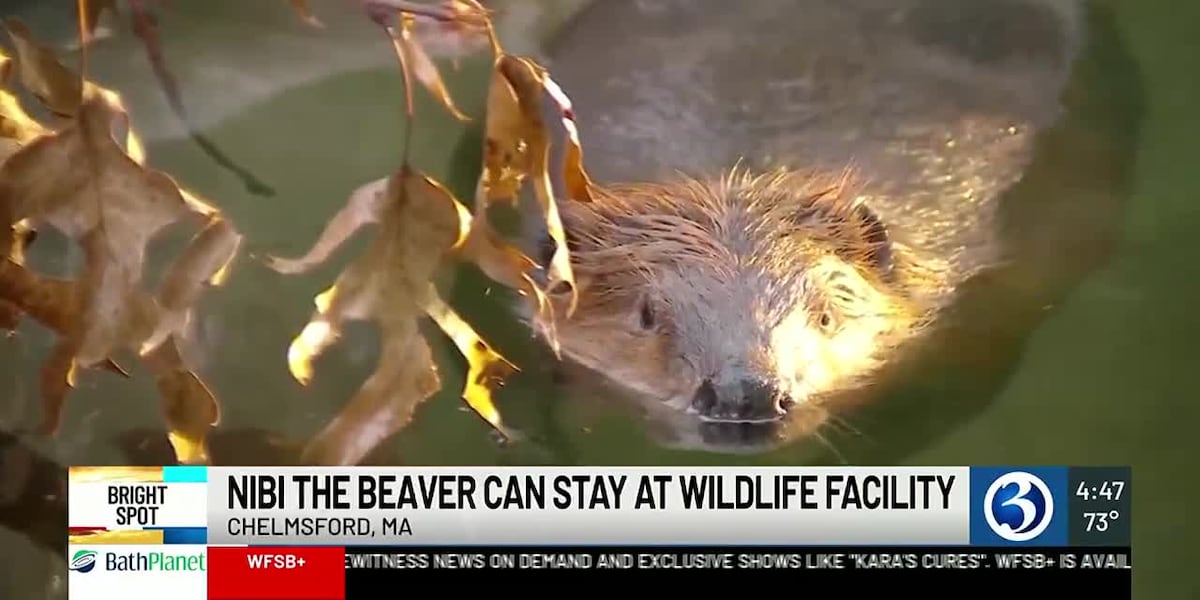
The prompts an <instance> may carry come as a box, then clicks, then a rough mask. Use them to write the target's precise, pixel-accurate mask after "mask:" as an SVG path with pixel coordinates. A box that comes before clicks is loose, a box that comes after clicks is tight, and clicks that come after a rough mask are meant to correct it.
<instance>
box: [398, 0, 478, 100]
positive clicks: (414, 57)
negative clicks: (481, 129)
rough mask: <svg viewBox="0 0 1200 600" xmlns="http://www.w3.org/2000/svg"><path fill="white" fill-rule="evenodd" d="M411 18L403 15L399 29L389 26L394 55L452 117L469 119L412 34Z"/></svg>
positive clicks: (435, 66)
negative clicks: (455, 102) (459, 107)
mask: <svg viewBox="0 0 1200 600" xmlns="http://www.w3.org/2000/svg"><path fill="white" fill-rule="evenodd" d="M412 26H413V18H412V16H411V15H404V16H402V17H401V18H400V27H399V30H396V29H392V28H389V29H388V35H389V36H390V37H391V39H392V46H393V48H395V50H396V56H397V57H399V58H400V64H401V65H402V66H403V68H404V69H405V70H406V71H408V72H411V73H412V75H414V76H416V78H417V80H418V81H420V82H421V85H423V86H425V89H427V90H429V93H430V94H432V95H433V97H434V98H436V99H437V101H438V102H439V103H440V104H441V105H442V106H443V107H445V108H446V110H447V111H449V112H450V114H451V115H453V116H454V118H456V119H458V120H459V121H470V120H471V118H470V117H468V116H467V115H465V114H463V112H462V111H461V110H459V109H458V106H456V105H455V104H454V99H453V98H452V97H451V96H450V90H448V89H447V88H446V83H445V82H444V81H443V80H442V74H441V73H440V72H439V71H438V68H437V65H435V64H434V63H433V60H432V59H431V58H429V55H428V54H427V53H426V52H425V49H424V48H422V47H421V43H420V42H419V41H418V40H417V39H416V36H414V35H413V27H412Z"/></svg>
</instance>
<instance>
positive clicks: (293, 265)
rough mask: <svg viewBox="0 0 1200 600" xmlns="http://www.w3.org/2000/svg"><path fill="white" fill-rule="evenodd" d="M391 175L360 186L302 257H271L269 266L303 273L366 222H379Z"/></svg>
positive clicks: (318, 263) (329, 253)
mask: <svg viewBox="0 0 1200 600" xmlns="http://www.w3.org/2000/svg"><path fill="white" fill-rule="evenodd" d="M389 182H390V179H388V178H383V179H377V180H375V181H372V182H370V183H367V184H363V185H362V186H359V188H358V189H356V190H354V192H353V193H352V194H350V198H349V200H347V201H346V206H344V207H342V209H341V210H339V211H338V213H337V214H336V215H334V216H333V219H332V220H330V221H329V223H328V224H327V225H326V226H325V229H324V231H322V232H321V237H320V238H318V239H317V241H316V243H314V244H313V246H312V248H311V249H310V250H309V251H308V253H307V254H305V255H304V256H301V257H299V258H279V257H274V256H272V257H268V258H267V261H266V262H267V266H268V267H270V268H271V269H273V270H275V271H278V272H280V273H284V274H288V275H292V274H296V273H303V272H305V271H308V270H309V269H311V268H313V267H315V266H317V265H320V264H321V263H323V262H325V260H327V259H328V258H329V255H331V254H333V252H334V251H336V250H337V249H338V248H339V247H340V246H341V245H342V244H343V243H345V242H346V240H348V239H350V236H352V235H354V233H355V232H356V231H358V230H359V229H360V228H362V227H363V226H364V225H367V224H370V223H377V222H379V218H380V215H382V214H383V207H384V205H385V203H386V201H387V191H388V185H389Z"/></svg>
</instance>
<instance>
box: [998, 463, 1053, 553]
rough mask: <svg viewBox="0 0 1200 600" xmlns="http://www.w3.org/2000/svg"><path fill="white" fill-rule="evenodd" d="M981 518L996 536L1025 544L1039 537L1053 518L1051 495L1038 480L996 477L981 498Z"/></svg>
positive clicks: (1027, 476) (1023, 474)
mask: <svg viewBox="0 0 1200 600" xmlns="http://www.w3.org/2000/svg"><path fill="white" fill-rule="evenodd" d="M983 517H984V519H985V520H987V524H988V527H990V528H991V529H992V532H994V533H995V534H996V535H998V536H1000V537H1001V538H1003V539H1005V540H1008V541H1010V542H1028V541H1029V540H1032V539H1034V538H1036V537H1038V536H1039V535H1042V533H1043V532H1044V531H1046V528H1047V527H1049V526H1050V522H1051V521H1052V520H1053V518H1054V495H1053V494H1051V493H1050V487H1049V486H1047V485H1046V482H1044V481H1042V479H1041V478H1040V477H1038V476H1037V475H1034V474H1032V473H1027V472H1025V471H1010V472H1008V473H1005V474H1004V475H1001V476H1000V477H997V478H996V479H995V481H992V484H991V485H989V486H988V488H987V492H986V493H985V494H984V496H983Z"/></svg>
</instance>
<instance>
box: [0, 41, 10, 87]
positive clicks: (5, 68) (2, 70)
mask: <svg viewBox="0 0 1200 600" xmlns="http://www.w3.org/2000/svg"><path fill="white" fill-rule="evenodd" d="M12 68H13V59H12V57H11V56H9V55H8V53H6V52H4V50H0V87H8V85H9V79H10V78H12Z"/></svg>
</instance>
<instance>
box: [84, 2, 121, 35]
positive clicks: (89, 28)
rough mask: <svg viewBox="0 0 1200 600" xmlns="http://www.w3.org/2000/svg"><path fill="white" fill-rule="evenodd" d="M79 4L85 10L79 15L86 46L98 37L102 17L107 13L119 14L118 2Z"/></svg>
mask: <svg viewBox="0 0 1200 600" xmlns="http://www.w3.org/2000/svg"><path fill="white" fill-rule="evenodd" d="M79 4H80V6H81V8H82V9H83V10H82V11H81V12H80V15H79V19H80V21H79V25H80V29H81V31H82V33H83V35H84V39H83V40H82V41H83V45H84V46H86V45H87V44H89V43H91V41H92V39H93V38H94V37H95V35H96V27H97V26H98V25H99V24H100V17H101V16H102V15H103V14H104V13H105V12H112V13H116V12H117V0H79Z"/></svg>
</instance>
